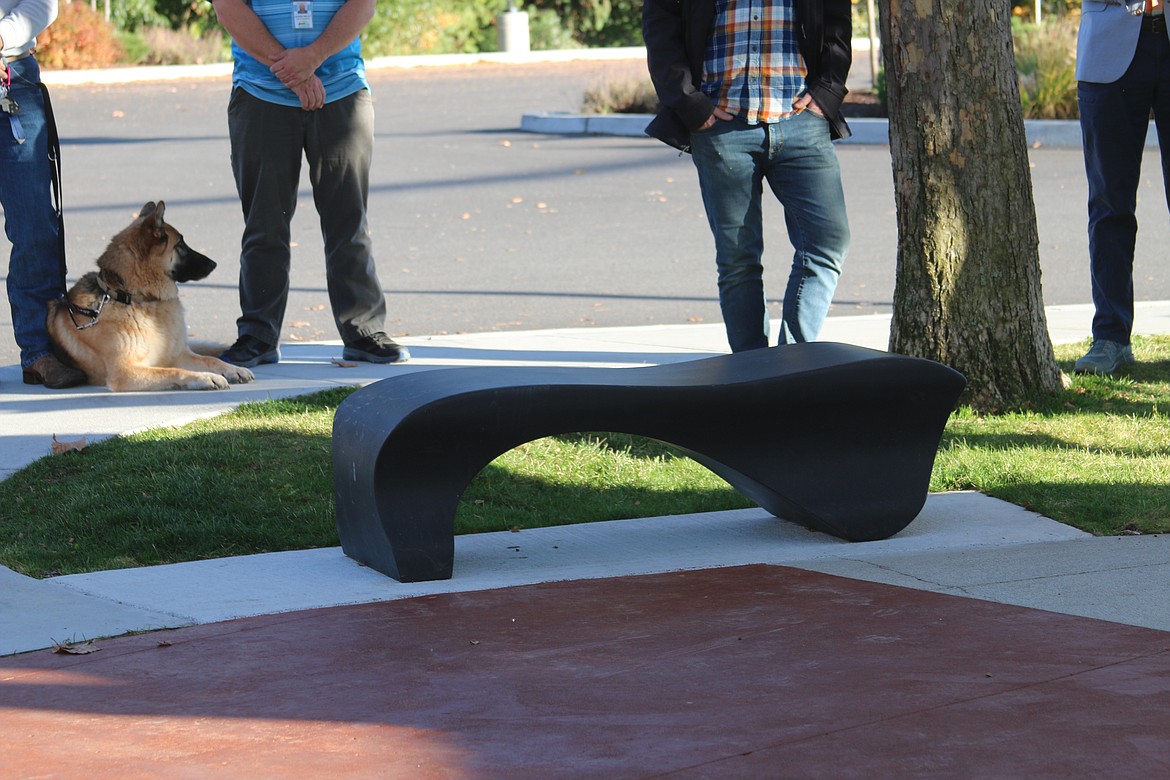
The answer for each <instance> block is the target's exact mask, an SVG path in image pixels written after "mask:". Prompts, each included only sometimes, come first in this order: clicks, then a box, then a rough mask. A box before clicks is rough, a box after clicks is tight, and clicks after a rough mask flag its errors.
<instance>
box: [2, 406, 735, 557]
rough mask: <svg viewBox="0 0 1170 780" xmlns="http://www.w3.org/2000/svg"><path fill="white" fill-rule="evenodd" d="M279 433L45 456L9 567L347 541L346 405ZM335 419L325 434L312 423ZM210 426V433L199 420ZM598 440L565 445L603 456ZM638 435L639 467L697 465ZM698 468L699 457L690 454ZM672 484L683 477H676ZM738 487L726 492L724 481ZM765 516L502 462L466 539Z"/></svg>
mask: <svg viewBox="0 0 1170 780" xmlns="http://www.w3.org/2000/svg"><path fill="white" fill-rule="evenodd" d="M274 403H277V404H278V405H279V406H281V407H283V411H284V412H286V413H288V412H293V415H292V416H293V419H292V421H291V422H288V421H285V422H281V423H273V422H272V421H270V419H269V418H268V417H267V416H264V415H257V411H258V408H255V409H254V408H248V407H242V408H241V409H240V410H239V411H238V412H236V413H235V414H236V415H237V416H238V417H240V418H241V419H242V422H241V425H242V426H243V427H238V428H231V429H229V430H217V431H211V432H193V433H191V432H187V429H180V430H178V431H175V430H171V431H151V432H147V433H144V434H137V435H134V436H130V437H124V438H114V439H109V440H107V441H103V442H100V443H98V444H95V445H92V446H90V447H89V448H87V449H86V450H85V451H84V452H76V453H69V454H66V455H61V456H56V457H50V458H45V459H43V460H40V461H37V462H36V463H33V464H32V465H30V466H29V467H28V468H26V469H24V470H22V471H21V472H18V473H17V474H15V475H13V476H12V477H11V478H9V479H8V480H5V481H4V482H0V564H3V565H5V566H8V567H9V568H12V569H14V570H16V571H19V572H22V573H24V574H29V575H31V576H36V577H46V576H57V575H61V574H74V573H81V572H88V571H98V570H106V569H118V568H128V567H137V566H152V565H159V564H167V563H176V562H181V561H192V560H202V559H211V558H222V557H228V556H233V555H249V554H255V553H264V552H279V551H285V550H298V549H310V548H319V547H333V546H336V545H338V544H339V541H338V536H337V527H336V519H335V513H334V499H333V475H332V461H331V440H330V436H329V434H328V433H326V432H324V430H327V428H328V425H327V423H328V419H329V417H328V415H331V412H332V409H331V408H329V407H328V406H327V405H326V406H325V407H322V406H321V404H320V403H318V402H317V401H312V400H310V401H305V400H303V399H296V400H292V399H290V400H287V401H281V402H274ZM313 411H317V412H322V411H324V412H325V413H326V414H327V419H326V421H325V424H324V425H322V424H320V423H318V424H317V428H318V429H322V430H318V431H316V432H307V431H305V430H299V428H301V427H308V426H307V424H303V423H302V422H301V421H299V420H298V415H300V414H302V413H310V412H313ZM196 425H198V424H196ZM598 436H599V435H598V434H583V435H569V436H563V437H558V438H560V439H561V440H562V441H565V442H586V443H587V446H589V447H596V446H598V445H596V444H595V442H596V440H597V438H598ZM600 436H602V437H604V438H605V440H606V441H607V442H609V444H608V445H602V446H614V447H618V446H622V445H619V444H616V443H615V442H619V441H620V442H623V443H624V442H625V441H626V439H630V449H629V450H628V452H629V453H630V454H631V455H632V456H634V457H637V458H645V459H653V458H666V459H670V458H674V457H677V458H684V456H681V455H674V454H673V453H672V452H669V451H667V450H666V449H665V447H664V445H659V444H658V443H657V442H652V441H638V440H634V438H633V437H618V436H609V435H606V434H601V435H600ZM684 459H685V458H684ZM667 482H668V483H669V482H670V481H669V480H667ZM724 485H725V483H724ZM745 506H752V504H751V502H749V501H748V500H747V499H745V498H743V497H742V496H740V495H739V494H738V493H736V492H735V491H734V490H733V489H732V488H731V487H730V486H726V485H725V487H724V488H723V489H718V488H716V489H711V490H703V489H694V488H692V487H689V486H687V485H682V486H677V485H676V484H671V485H669V486H668V487H667V488H662V489H653V488H647V489H642V488H639V487H637V486H635V487H623V486H617V487H612V488H610V487H606V486H603V487H602V488H598V487H596V486H594V485H576V484H564V483H562V482H560V481H553V480H549V479H542V478H540V477H525V476H522V475H517V474H514V473H512V472H510V471H509V470H508V469H506V468H503V467H501V466H499V465H496V464H494V463H493V464H488V466H487V467H486V468H485V469H484V470H483V471H482V472H481V473H480V474H479V475H478V476H477V477H476V478H475V479H473V480H472V482H471V483H470V484H469V485H468V487H467V490H466V491H465V493H464V496H463V499H462V501H461V502H460V505H459V508H458V510H457V513H456V531H457V533H478V532H484V531H497V530H508V529H510V528H531V527H539V526H545V525H562V524H567V523H579V522H593V521H597V520H611V519H625V518H630V517H646V516H654V515H659V514H686V513H693V512H707V511H716V510H722V509H732V508H741V507H745Z"/></svg>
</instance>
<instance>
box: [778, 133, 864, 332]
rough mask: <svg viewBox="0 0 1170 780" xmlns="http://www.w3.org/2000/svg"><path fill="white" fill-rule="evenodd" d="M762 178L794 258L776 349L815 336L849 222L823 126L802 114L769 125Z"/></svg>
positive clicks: (842, 256) (845, 246) (838, 268)
mask: <svg viewBox="0 0 1170 780" xmlns="http://www.w3.org/2000/svg"><path fill="white" fill-rule="evenodd" d="M769 141H770V144H769V150H768V165H767V167H766V169H765V176H766V178H767V179H768V184H769V186H770V187H771V188H772V192H773V193H775V195H776V198H777V199H778V200H779V201H780V203H781V204H782V205H783V206H784V221H785V223H786V225H787V226H788V238H789V240H790V241H791V242H792V246H793V249H794V254H793V256H792V267H791V269H790V271H789V275H788V285H787V287H786V288H785V291H784V311H783V315H782V317H783V324H782V325H781V328H780V335H779V343H780V344H798V343H800V342H804V341H813V340H815V339H816V337H817V336H818V335H819V334H820V332H821V326H822V325H824V322H825V316H826V315H827V314H828V313H829V306H830V304H832V302H833V293H834V292H835V291H836V289H837V280H838V279H839V278H840V276H841V267H842V265H843V264H844V262H845V255H846V254H847V253H848V252H849V219H848V217H847V216H846V213H845V191H844V189H843V188H842V186H841V169H840V166H839V164H838V162H837V152H836V150H834V149H833V144H832V142H831V141H830V139H829V125H828V122H827V121H826V120H825V119H824V118H823V117H820V116H817V115H816V114H814V113H812V112H811V111H805V112H804V113H802V114H799V115H797V116H794V117H791V118H790V119H787V120H785V121H783V122H780V123H778V124H775V125H771V126H769Z"/></svg>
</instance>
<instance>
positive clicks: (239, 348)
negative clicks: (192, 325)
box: [219, 335, 280, 368]
mask: <svg viewBox="0 0 1170 780" xmlns="http://www.w3.org/2000/svg"><path fill="white" fill-rule="evenodd" d="M219 359H220V360H222V361H223V362H225V363H231V364H232V365H233V366H242V367H243V368H251V367H252V366H259V365H262V364H264V363H277V362H279V361H280V349H279V348H278V347H276V346H274V345H272V344H265V343H264V342H263V341H261V340H260V339H258V338H256V337H255V336H247V335H245V336H240V337H239V338H238V339H236V343H235V344H232V345H231V346H230V347H228V348H227V349H226V350H224V353H223V354H222V355H220V356H219Z"/></svg>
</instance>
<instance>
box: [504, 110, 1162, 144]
mask: <svg viewBox="0 0 1170 780" xmlns="http://www.w3.org/2000/svg"><path fill="white" fill-rule="evenodd" d="M651 118H652V115H651V114H567V113H558V112H544V113H535V114H524V116H523V117H522V118H521V120H520V129H521V130H523V131H525V132H529V133H547V134H550V135H570V134H579V133H584V134H592V135H616V136H629V137H644V136H645V128H646V125H647V123H649V121H650V119H651ZM849 127H851V128H852V129H853V136H852V137H851V138H848V139H846V140H844V141H841V143H843V144H870V145H874V144H876V145H887V144H889V142H890V124H889V121H888V120H886V119H869V118H857V119H850V120H849ZM1024 131H1025V133H1026V137H1027V139H1028V145H1029V146H1032V147H1035V148H1052V149H1062V148H1063V149H1068V148H1072V149H1079V148H1080V146H1081V125H1080V122H1077V121H1076V120H1059V119H1029V120H1026V121H1025V122H1024ZM1146 146H1147V147H1153V148H1157V146H1158V137H1157V133H1156V132H1155V129H1154V125H1153V123H1151V124H1150V132H1149V135H1147V136H1146Z"/></svg>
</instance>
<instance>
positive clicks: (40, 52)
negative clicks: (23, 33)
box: [37, 2, 123, 70]
mask: <svg viewBox="0 0 1170 780" xmlns="http://www.w3.org/2000/svg"><path fill="white" fill-rule="evenodd" d="M122 56H123V52H122V46H121V44H120V43H119V42H118V38H117V36H116V35H115V34H114V28H113V26H112V25H110V23H109V22H107V21H106V20H105V18H104V17H103V16H102V14H101V13H99V12H98V11H94V10H93V9H92V8H90V7H89V5H88V4H86V3H76V2H73V3H70V2H65V3H61V5H60V10H59V13H58V16H57V20H56V21H55V22H53V23H52V24H51V25H49V29H47V30H45V31H44V32H42V33H41V34H40V35H38V36H37V60H38V61H39V62H40V64H41V67H43V68H46V69H48V70H74V69H80V68H104V67H107V66H109V65H113V64H114V63H116V62H119V61H120V60H121V59H122Z"/></svg>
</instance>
